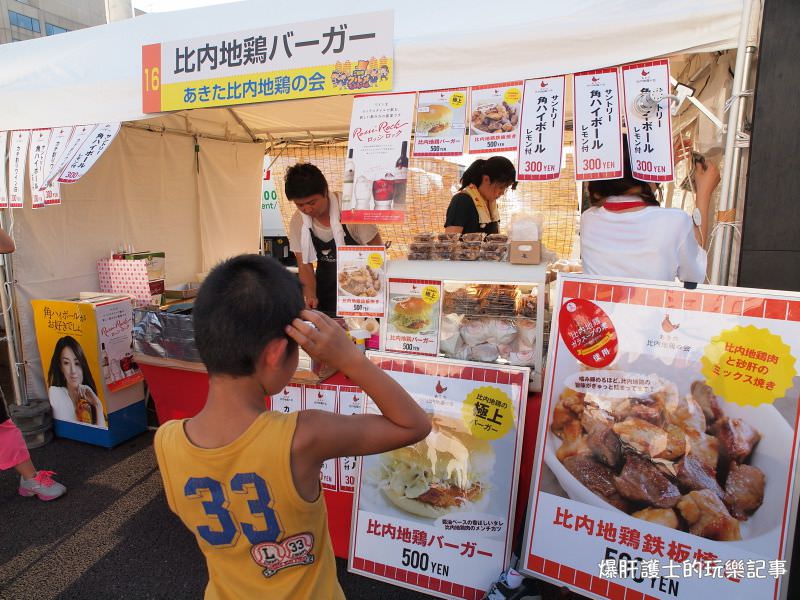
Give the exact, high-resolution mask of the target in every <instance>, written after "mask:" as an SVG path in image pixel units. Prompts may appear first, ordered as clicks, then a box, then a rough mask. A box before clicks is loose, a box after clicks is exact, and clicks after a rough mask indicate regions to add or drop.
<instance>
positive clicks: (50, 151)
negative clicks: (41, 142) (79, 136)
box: [39, 127, 75, 205]
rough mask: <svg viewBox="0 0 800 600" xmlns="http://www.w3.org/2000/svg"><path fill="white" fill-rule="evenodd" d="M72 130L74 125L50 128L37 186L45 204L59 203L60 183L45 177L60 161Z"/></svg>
mask: <svg viewBox="0 0 800 600" xmlns="http://www.w3.org/2000/svg"><path fill="white" fill-rule="evenodd" d="M74 130H75V128H74V127H56V128H55V129H52V130H51V133H50V139H49V140H48V141H47V150H46V153H45V161H44V172H43V173H42V175H43V176H42V180H41V186H40V187H39V189H40V190H41V191H42V192H44V203H45V205H52V204H61V186H60V184H59V183H58V182H57V181H53V182H52V183H51V182H49V181H48V180H47V177H48V175H49V174H50V172H51V171H52V170H53V168H54V167H55V166H56V165H57V164H60V163H61V161H62V159H63V157H64V154H65V153H66V151H67V148H68V146H69V141H70V139H71V138H72V134H73V132H74Z"/></svg>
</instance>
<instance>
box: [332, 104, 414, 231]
mask: <svg viewBox="0 0 800 600" xmlns="http://www.w3.org/2000/svg"><path fill="white" fill-rule="evenodd" d="M416 96H417V95H416V93H415V92H408V93H403V94H378V95H368V96H357V97H356V98H355V99H354V100H353V112H352V115H351V117H350V141H349V145H348V156H350V153H352V161H353V162H352V165H353V173H352V178H353V185H352V188H351V189H352V195H351V196H350V197H349V198H347V197H343V198H342V215H341V220H342V223H402V222H403V221H404V220H405V215H406V188H407V179H408V148H409V145H410V144H411V125H412V123H413V122H414V104H415V102H416Z"/></svg>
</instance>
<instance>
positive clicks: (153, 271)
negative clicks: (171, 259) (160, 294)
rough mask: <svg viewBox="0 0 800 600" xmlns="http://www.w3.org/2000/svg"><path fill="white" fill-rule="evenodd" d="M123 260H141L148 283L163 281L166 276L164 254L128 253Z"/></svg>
mask: <svg viewBox="0 0 800 600" xmlns="http://www.w3.org/2000/svg"><path fill="white" fill-rule="evenodd" d="M123 257H124V259H125V260H143V261H145V264H146V265H147V278H148V279H149V280H150V281H154V280H156V279H164V277H165V276H166V262H167V261H166V254H165V253H164V252H129V253H127V254H124V255H123Z"/></svg>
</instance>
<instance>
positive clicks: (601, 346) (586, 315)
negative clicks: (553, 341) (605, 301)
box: [558, 298, 619, 369]
mask: <svg viewBox="0 0 800 600" xmlns="http://www.w3.org/2000/svg"><path fill="white" fill-rule="evenodd" d="M558 332H559V334H561V337H562V338H564V339H565V340H566V343H567V349H568V350H569V351H570V353H571V354H572V356H574V357H575V358H576V359H577V360H578V361H579V362H580V363H581V364H584V365H586V366H587V367H592V368H595V369H600V368H603V367H607V366H608V365H610V364H611V363H612V362H614V360H615V359H616V358H617V348H618V345H619V344H618V341H617V332H616V331H615V330H614V324H613V323H612V322H611V319H609V318H608V315H607V314H606V313H605V312H604V311H603V309H602V308H600V307H599V306H597V305H596V304H595V303H594V302H590V301H589V300H585V299H583V298H573V299H572V300H570V301H569V302H565V303H564V304H563V305H562V306H561V310H560V311H559V313H558Z"/></svg>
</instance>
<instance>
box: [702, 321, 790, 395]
mask: <svg viewBox="0 0 800 600" xmlns="http://www.w3.org/2000/svg"><path fill="white" fill-rule="evenodd" d="M701 360H702V364H703V368H702V373H703V375H704V376H705V378H706V383H708V385H709V386H711V388H712V389H713V390H714V393H715V394H717V395H718V396H721V397H722V398H724V399H725V400H727V401H728V402H735V403H736V404H740V405H742V406H759V405H761V404H772V403H773V402H774V401H775V400H777V399H778V398H783V397H784V396H785V395H786V390H788V389H789V388H791V387H792V380H793V378H794V376H795V375H797V371H796V369H795V362H796V361H795V358H794V356H792V352H791V348H790V347H789V346H788V345H787V344H786V343H784V341H783V340H782V339H781V337H780V336H779V335H776V334H774V333H772V332H770V331H769V330H768V329H762V328H758V327H754V326H753V325H748V326H747V327H741V326H738V325H737V326H736V327H733V328H731V329H726V330H725V331H723V332H722V333H720V334H719V335H718V336H715V337H714V338H712V339H711V342H710V343H709V344H708V345H707V346H706V348H705V351H704V353H703V357H702V359H701Z"/></svg>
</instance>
